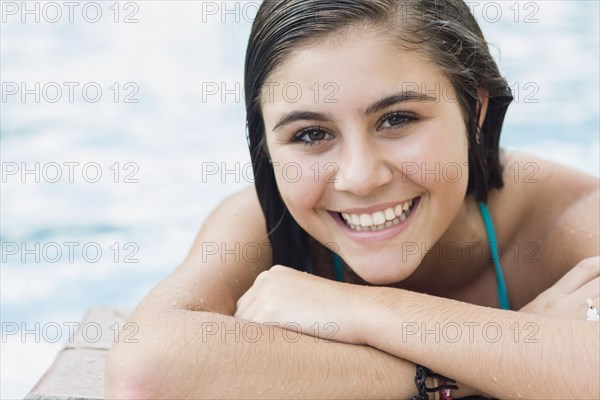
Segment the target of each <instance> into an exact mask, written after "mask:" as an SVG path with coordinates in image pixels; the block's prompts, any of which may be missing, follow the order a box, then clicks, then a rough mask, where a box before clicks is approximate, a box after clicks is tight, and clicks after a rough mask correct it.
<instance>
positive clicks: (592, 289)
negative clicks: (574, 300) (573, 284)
mask: <svg viewBox="0 0 600 400" xmlns="http://www.w3.org/2000/svg"><path fill="white" fill-rule="evenodd" d="M571 296H577V297H581V298H582V299H584V301H585V299H588V298H589V299H595V298H596V297H598V296H600V277H597V278H595V279H592V280H591V281H589V282H588V283H586V284H585V285H583V286H582V287H580V288H579V289H577V290H576V291H574V292H573V293H571Z"/></svg>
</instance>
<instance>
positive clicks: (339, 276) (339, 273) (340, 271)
mask: <svg viewBox="0 0 600 400" xmlns="http://www.w3.org/2000/svg"><path fill="white" fill-rule="evenodd" d="M331 258H333V267H334V268H335V280H336V281H338V282H345V280H344V266H343V265H342V259H341V258H340V256H338V255H337V254H335V253H334V252H333V251H332V252H331Z"/></svg>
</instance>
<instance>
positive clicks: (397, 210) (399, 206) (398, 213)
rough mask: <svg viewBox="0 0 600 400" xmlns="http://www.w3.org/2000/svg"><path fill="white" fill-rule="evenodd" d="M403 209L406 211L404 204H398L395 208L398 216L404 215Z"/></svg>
mask: <svg viewBox="0 0 600 400" xmlns="http://www.w3.org/2000/svg"><path fill="white" fill-rule="evenodd" d="M402 211H404V209H403V208H402V204H400V205H397V206H396V208H394V212H395V213H396V216H400V215H402Z"/></svg>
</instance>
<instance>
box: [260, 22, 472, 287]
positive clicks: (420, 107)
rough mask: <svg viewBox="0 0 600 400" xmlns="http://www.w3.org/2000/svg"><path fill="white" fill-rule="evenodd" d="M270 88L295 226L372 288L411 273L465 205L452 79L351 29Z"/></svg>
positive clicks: (287, 67)
mask: <svg viewBox="0 0 600 400" xmlns="http://www.w3.org/2000/svg"><path fill="white" fill-rule="evenodd" d="M267 83H268V85H266V86H265V88H264V90H263V92H262V96H261V109H262V115H263V119H264V123H265V134H266V143H267V146H268V149H269V154H270V156H271V159H272V160H273V164H274V169H275V176H276V180H277V186H278V188H279V191H280V193H281V196H282V198H283V201H284V202H285V204H286V206H287V208H288V209H289V211H290V213H291V214H292V216H293V217H294V219H295V220H296V222H297V223H298V224H299V225H300V226H301V227H302V228H303V229H304V230H305V231H306V232H308V233H309V234H310V235H311V236H312V237H313V238H315V239H316V240H318V241H319V242H321V243H322V244H328V243H329V244H331V246H333V248H334V249H336V252H337V253H338V254H339V255H340V256H341V257H342V258H343V259H344V260H345V261H346V262H347V263H348V264H349V265H350V267H351V268H352V269H353V270H354V271H355V272H356V274H357V275H359V276H360V277H361V278H362V279H364V280H365V281H368V282H371V283H374V284H390V283H395V282H400V281H402V280H404V279H405V278H407V277H408V276H409V275H411V274H412V273H413V272H414V271H415V269H416V268H417V267H418V266H419V264H420V263H421V260H422V259H423V257H424V256H425V253H426V250H427V249H429V248H431V247H432V246H433V245H434V244H435V243H436V242H437V241H438V239H439V238H440V237H441V235H442V234H443V233H444V232H445V231H446V230H447V228H448V227H449V225H450V224H451V222H452V221H453V219H454V217H455V216H456V215H457V212H458V210H459V209H460V207H461V205H462V203H463V201H464V199H465V193H466V188H467V182H468V167H467V160H468V141H467V135H466V127H465V123H464V120H463V117H462V114H461V109H460V106H459V103H458V102H457V100H456V95H455V92H454V90H453V88H452V85H451V84H450V81H449V80H448V79H447V78H446V77H445V75H443V73H442V72H441V71H440V69H439V67H437V66H436V65H435V64H433V63H432V62H431V61H429V60H428V59H427V58H426V57H425V56H423V55H421V54H419V53H417V52H411V51H407V50H403V49H402V48H400V47H398V46H394V45H393V44H392V41H391V40H390V39H389V38H387V37H386V36H383V35H382V34H380V33H377V32H376V31H374V30H358V29H351V30H349V31H348V32H347V33H345V34H344V35H343V36H339V37H335V38H334V37H330V38H327V39H323V40H321V41H318V42H317V43H316V44H313V45H311V46H306V47H303V48H300V49H298V50H297V51H295V52H294V53H292V54H291V55H290V56H289V57H288V58H286V59H285V60H284V62H283V63H282V64H281V65H279V67H278V68H277V69H276V70H275V71H274V73H273V74H272V75H271V76H270V77H269V78H268V79H267Z"/></svg>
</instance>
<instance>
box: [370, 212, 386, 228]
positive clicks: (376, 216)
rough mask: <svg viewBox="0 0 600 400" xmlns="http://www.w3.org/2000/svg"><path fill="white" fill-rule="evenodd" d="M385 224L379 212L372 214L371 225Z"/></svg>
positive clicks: (382, 215)
mask: <svg viewBox="0 0 600 400" xmlns="http://www.w3.org/2000/svg"><path fill="white" fill-rule="evenodd" d="M383 223H385V215H384V214H383V213H382V212H381V211H377V212H376V213H374V214H373V224H375V225H381V224H383Z"/></svg>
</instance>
